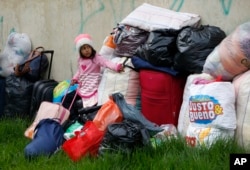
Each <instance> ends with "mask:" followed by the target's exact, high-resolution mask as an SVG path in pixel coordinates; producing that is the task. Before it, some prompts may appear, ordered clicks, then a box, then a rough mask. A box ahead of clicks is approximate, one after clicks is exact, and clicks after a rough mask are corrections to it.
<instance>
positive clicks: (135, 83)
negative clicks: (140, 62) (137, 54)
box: [98, 56, 140, 106]
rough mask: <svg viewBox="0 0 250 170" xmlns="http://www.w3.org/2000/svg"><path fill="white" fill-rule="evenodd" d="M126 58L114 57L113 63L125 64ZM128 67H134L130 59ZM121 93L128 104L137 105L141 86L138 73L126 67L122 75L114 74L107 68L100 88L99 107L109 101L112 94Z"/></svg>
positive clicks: (127, 63) (127, 62)
mask: <svg viewBox="0 0 250 170" xmlns="http://www.w3.org/2000/svg"><path fill="white" fill-rule="evenodd" d="M125 59H126V57H116V56H114V57H113V58H112V59H111V60H112V61H113V62H118V63H123V62H124V60H125ZM126 65H129V66H131V67H133V64H132V63H131V58H128V60H127V61H126ZM117 92H120V93H121V94H123V95H124V98H125V100H126V102H127V103H128V104H131V105H133V106H135V105H136V101H137V99H138V96H139V95H140V84H139V74H138V72H136V71H134V70H132V69H131V68H128V67H125V68H124V71H123V72H121V73H117V72H114V71H112V70H110V69H108V68H105V69H104V71H103V74H102V79H101V82H100V84H99V87H98V105H102V104H104V103H105V102H106V101H108V99H109V96H110V94H112V93H117Z"/></svg>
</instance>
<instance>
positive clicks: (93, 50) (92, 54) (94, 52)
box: [79, 46, 96, 59]
mask: <svg viewBox="0 0 250 170" xmlns="http://www.w3.org/2000/svg"><path fill="white" fill-rule="evenodd" d="M90 47H91V49H92V53H91V56H90V57H84V56H83V55H82V53H81V48H80V49H79V54H80V57H81V58H89V59H93V58H94V57H95V55H96V50H95V49H94V48H93V47H92V46H90Z"/></svg>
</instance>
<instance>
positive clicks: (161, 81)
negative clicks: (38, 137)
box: [139, 69, 186, 126]
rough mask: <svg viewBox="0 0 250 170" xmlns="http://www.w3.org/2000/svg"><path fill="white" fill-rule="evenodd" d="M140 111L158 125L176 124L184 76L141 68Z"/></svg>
mask: <svg viewBox="0 0 250 170" xmlns="http://www.w3.org/2000/svg"><path fill="white" fill-rule="evenodd" d="M139 79H140V86H141V112H142V114H143V115H144V116H145V117H146V118H147V119H148V120H149V121H151V122H154V123H156V124H158V125H162V124H173V125H175V126H177V123H178V117H179V112H180V107H181V104H182V97H183V91H184V87H185V83H186V77H179V76H173V75H171V74H168V73H164V72H160V71H156V70H149V69H141V70H140V73H139Z"/></svg>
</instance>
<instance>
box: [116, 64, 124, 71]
mask: <svg viewBox="0 0 250 170" xmlns="http://www.w3.org/2000/svg"><path fill="white" fill-rule="evenodd" d="M123 71H124V67H123V65H122V64H118V66H117V72H123Z"/></svg>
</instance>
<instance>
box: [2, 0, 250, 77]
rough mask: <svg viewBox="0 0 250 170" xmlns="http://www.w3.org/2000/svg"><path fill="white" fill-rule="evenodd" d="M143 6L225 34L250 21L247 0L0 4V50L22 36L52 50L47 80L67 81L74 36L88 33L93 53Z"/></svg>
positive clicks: (5, 0) (50, 0)
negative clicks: (192, 18) (188, 17)
mask: <svg viewBox="0 0 250 170" xmlns="http://www.w3.org/2000/svg"><path fill="white" fill-rule="evenodd" d="M144 2H146V3H149V4H152V5H156V6H160V7H164V8H167V9H171V10H174V11H179V12H189V13H195V14H199V15H200V16H201V23H202V24H206V25H214V26H218V27H220V28H221V29H223V30H224V31H225V32H226V33H227V34H229V33H230V32H232V31H233V30H234V29H235V27H237V26H238V25H239V24H241V23H244V22H246V21H250V10H249V7H250V1H249V0H209V1H208V0H22V1H20V0H0V49H3V48H4V46H5V42H6V39H7V36H8V34H9V33H10V32H12V31H16V32H20V33H27V34H28V35H29V36H30V38H31V40H32V44H33V47H36V46H40V45H42V46H44V47H45V48H46V49H48V50H54V51H55V54H54V61H53V65H52V72H51V78H54V79H56V80H58V81H60V80H64V79H70V78H71V77H72V75H73V74H74V72H75V69H76V65H77V64H76V55H77V54H76V51H75V46H74V42H73V40H74V38H75V36H76V35H78V34H79V33H82V32H85V33H89V34H91V35H92V37H93V39H94V42H95V48H96V50H97V51H99V50H100V48H101V45H102V42H103V40H104V38H105V37H106V36H107V35H108V34H109V33H110V32H111V31H112V28H114V27H115V26H116V24H117V23H119V22H120V21H121V20H122V19H123V18H125V17H126V16H127V15H128V14H129V13H130V12H132V11H133V10H134V9H135V8H136V7H138V6H139V5H141V4H142V3H144Z"/></svg>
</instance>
